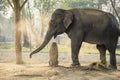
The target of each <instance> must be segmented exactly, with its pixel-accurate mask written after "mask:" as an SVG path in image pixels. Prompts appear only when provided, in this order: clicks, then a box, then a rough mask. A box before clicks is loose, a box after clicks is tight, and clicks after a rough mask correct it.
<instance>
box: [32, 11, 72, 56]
mask: <svg viewBox="0 0 120 80" xmlns="http://www.w3.org/2000/svg"><path fill="white" fill-rule="evenodd" d="M72 20H73V15H72V12H71V11H68V10H63V9H57V10H55V11H54V13H53V14H52V16H51V20H50V22H49V28H48V31H47V34H46V36H45V39H44V41H43V43H42V44H41V45H40V47H38V48H37V49H36V50H34V51H33V52H32V53H31V54H30V58H31V57H32V55H33V54H35V53H37V52H39V51H40V50H42V49H43V48H44V47H45V46H46V45H47V44H48V42H49V41H50V40H51V38H52V37H53V36H54V38H56V36H57V35H59V34H62V33H64V32H65V31H66V30H67V28H68V27H69V26H70V24H71V23H72Z"/></svg>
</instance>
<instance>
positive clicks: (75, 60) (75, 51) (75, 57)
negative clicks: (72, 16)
mask: <svg viewBox="0 0 120 80" xmlns="http://www.w3.org/2000/svg"><path fill="white" fill-rule="evenodd" d="M80 46H81V44H80V43H78V42H77V41H75V42H73V41H71V50H72V64H71V66H72V67H79V66H80V63H79V49H80Z"/></svg>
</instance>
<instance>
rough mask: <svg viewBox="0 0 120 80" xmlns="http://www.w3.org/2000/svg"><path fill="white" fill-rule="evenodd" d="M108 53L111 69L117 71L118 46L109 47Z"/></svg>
mask: <svg viewBox="0 0 120 80" xmlns="http://www.w3.org/2000/svg"><path fill="white" fill-rule="evenodd" d="M108 51H109V53H110V66H109V67H110V68H111V69H117V66H116V55H115V51H116V46H111V47H108Z"/></svg>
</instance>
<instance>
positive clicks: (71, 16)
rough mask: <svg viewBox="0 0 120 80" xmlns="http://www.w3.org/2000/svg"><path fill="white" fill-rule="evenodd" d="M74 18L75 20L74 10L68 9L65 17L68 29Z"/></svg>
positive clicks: (64, 21)
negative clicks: (69, 10)
mask: <svg viewBox="0 0 120 80" xmlns="http://www.w3.org/2000/svg"><path fill="white" fill-rule="evenodd" d="M72 20H73V14H72V12H68V11H66V13H65V18H64V20H63V23H64V26H65V28H66V29H67V28H68V27H69V26H70V24H71V23H72Z"/></svg>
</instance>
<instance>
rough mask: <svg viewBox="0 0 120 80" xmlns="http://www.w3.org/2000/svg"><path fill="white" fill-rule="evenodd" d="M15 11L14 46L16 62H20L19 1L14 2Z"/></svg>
mask: <svg viewBox="0 0 120 80" xmlns="http://www.w3.org/2000/svg"><path fill="white" fill-rule="evenodd" d="M14 11H15V48H16V63H17V64H22V63H23V61H22V48H21V26H20V2H19V0H16V1H15V2H14Z"/></svg>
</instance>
